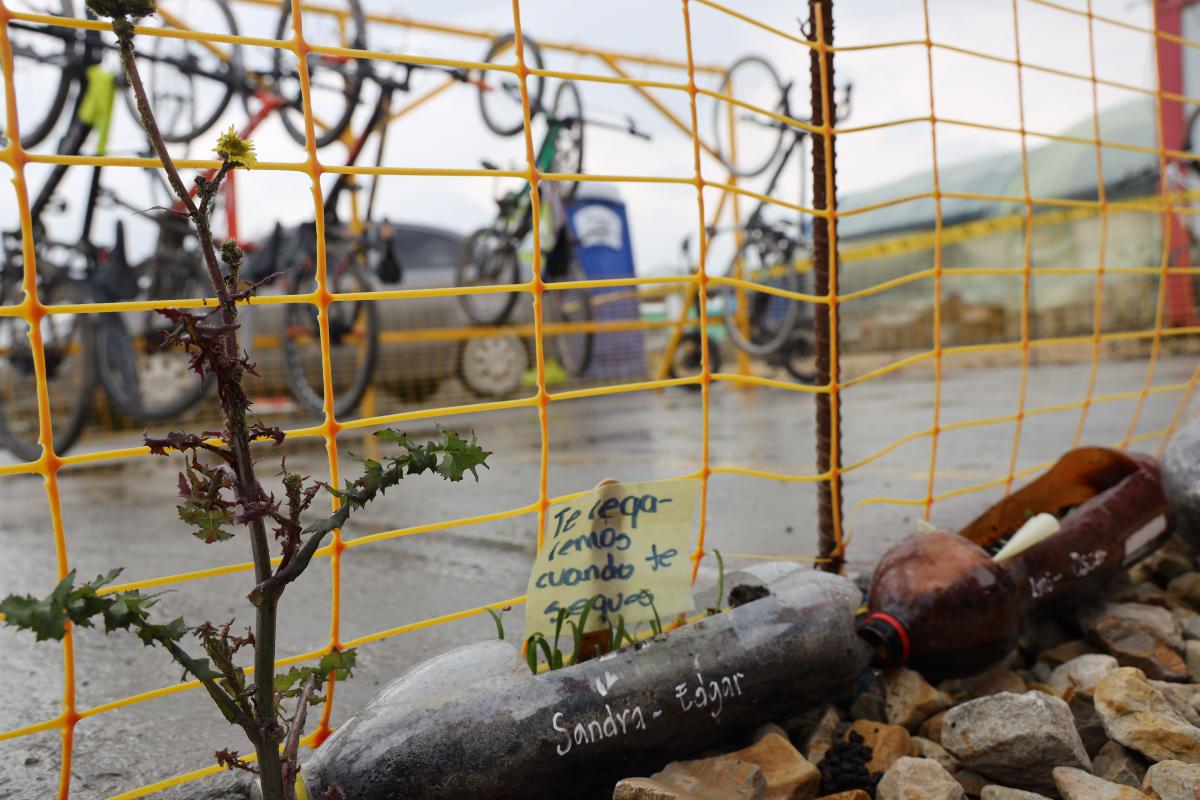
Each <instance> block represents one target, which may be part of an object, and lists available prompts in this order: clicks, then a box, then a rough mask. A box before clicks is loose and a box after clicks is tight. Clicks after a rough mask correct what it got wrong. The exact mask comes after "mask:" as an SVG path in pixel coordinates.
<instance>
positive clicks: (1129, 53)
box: [0, 0, 1155, 272]
mask: <svg viewBox="0 0 1200 800" xmlns="http://www.w3.org/2000/svg"><path fill="white" fill-rule="evenodd" d="M334 1H335V2H336V0H334ZM206 2H208V0H163V3H164V5H166V6H168V7H172V8H180V7H181V6H182V7H189V4H191V5H190V8H191V9H192V11H191V13H192V14H193V15H194V16H196V18H201V17H202V16H204V15H202V14H201V12H200V9H202V8H204V4H205V3H206ZM1063 2H1065V3H1066V4H1068V5H1073V6H1075V7H1080V8H1085V7H1086V3H1085V1H1084V0H1063ZM836 5H837V12H836V13H837V16H836V23H837V28H836V33H835V35H836V41H837V44H839V45H850V44H868V43H878V42H886V41H896V40H902V39H914V38H915V39H922V38H924V36H925V29H924V17H923V13H922V3H921V2H919V1H918V0H841V1H840V2H838V3H837V4H836ZM736 6H737V8H738V9H739V10H740V11H742V12H743V13H745V14H749V15H753V16H755V17H757V18H759V19H762V20H763V21H764V22H767V23H768V24H770V25H773V26H776V27H778V28H781V29H783V30H785V31H789V32H793V33H798V30H799V29H798V22H797V17H798V16H800V15H802V14H804V13H806V12H805V9H806V4H805V3H803V2H800V1H799V0H757V1H756V2H742V3H737V4H736ZM1093 6H1094V8H1095V10H1096V12H1097V13H1100V14H1107V15H1110V16H1114V17H1119V18H1121V19H1125V20H1130V21H1133V22H1137V23H1140V24H1148V23H1149V19H1150V12H1149V4H1148V3H1147V2H1144V0H1094V2H1093ZM929 7H930V14H931V18H932V26H931V27H932V30H931V34H932V37H933V39H934V40H935V41H937V42H944V43H947V44H953V45H957V46H961V47H967V48H974V49H979V50H983V51H986V52H988V53H992V54H995V55H998V56H1002V57H1009V58H1011V57H1013V56H1014V55H1015V50H1014V30H1013V29H1014V25H1013V8H1012V2H1011V0H930V3H929ZM235 8H236V9H237V13H238V17H239V25H240V27H241V29H242V32H243V33H246V34H250V35H268V36H269V35H271V34H272V33H273V29H274V20H273V16H274V14H273V12H269V11H267V10H265V9H261V10H260V9H256V8H253V7H247V6H244V5H240V4H237V5H235ZM368 8H369V10H372V11H376V12H381V13H391V14H396V15H402V16H412V17H416V18H421V19H428V20H436V21H439V22H448V23H454V24H458V25H463V26H467V27H472V28H477V29H485V30H494V31H497V32H500V31H507V30H510V29H511V28H512V10H511V4H510V2H509V1H508V0H438V2H436V3H433V2H415V1H414V0H370V2H368ZM521 8H522V19H523V24H524V29H525V32H526V34H527V35H529V36H531V37H534V38H540V39H544V40H547V41H559V42H578V43H583V44H587V45H591V46H595V47H605V48H612V49H614V50H621V51H626V52H634V53H644V54H649V55H655V56H660V57H663V58H670V59H678V60H681V61H682V60H683V59H684V58H685V57H686V51H685V37H684V29H683V18H682V13H681V5H680V3H679V2H678V0H604V2H595V1H594V0H589V1H588V2H584V1H583V0H522V3H521ZM1017 13H1018V17H1019V20H1020V55H1021V57H1022V59H1024V60H1025V61H1027V62H1033V63H1039V64H1044V65H1047V66H1051V67H1056V68H1060V69H1067V70H1071V71H1075V72H1082V73H1087V72H1088V71H1089V68H1090V67H1089V59H1088V39H1087V27H1086V23H1085V21H1084V20H1083V18H1081V17H1077V16H1073V15H1068V14H1064V13H1062V12H1059V11H1055V10H1053V9H1048V8H1045V7H1043V6H1039V5H1037V4H1035V3H1032V2H1029V1H1028V0H1018V2H1017ZM692 15H693V19H692V25H693V41H694V47H695V53H696V58H697V60H698V61H701V62H704V63H711V64H729V63H732V62H733V61H734V60H736V59H737V58H739V57H741V56H743V55H747V54H758V55H761V56H763V57H765V58H767V59H768V60H770V61H771V62H772V63H773V64H774V65H775V66H776V68H777V69H778V70H779V71H780V72H781V73H782V74H783V75H785V76H786V77H787V78H788V79H791V80H794V81H795V82H796V84H797V85H796V87H795V89H794V90H793V93H792V96H791V100H792V103H793V107H794V108H795V109H797V110H798V111H797V113H798V114H800V111H799V109H804V108H806V107H807V106H808V91H807V74H808V72H807V70H808V52H807V49H806V48H804V47H802V46H800V45H798V44H795V43H793V42H789V41H787V40H785V39H782V38H780V37H778V36H774V35H772V34H769V33H766V32H764V31H761V30H759V29H757V28H755V27H753V26H750V25H748V24H746V23H744V22H741V21H738V20H735V19H731V18H729V17H727V16H724V15H721V14H719V13H717V12H715V11H713V10H711V9H708V8H706V7H704V6H702V5H700V4H699V3H692ZM306 20H307V17H306ZM309 28H310V29H311V31H312V33H313V34H314V35H316V34H319V31H318V30H317V26H316V22H315V21H313V22H312V23H310V24H309ZM369 37H370V38H369V46H370V47H372V48H375V49H380V50H388V51H395V52H409V53H418V54H423V55H442V56H449V57H463V58H470V59H479V58H481V57H482V54H483V51H484V49H485V46H486V43H485V42H484V41H483V40H479V39H464V38H460V37H454V36H446V35H439V34H430V33H421V32H416V31H411V30H406V29H403V28H398V27H397V28H393V27H388V26H373V27H372V28H371V29H370V31H369ZM1096 48H1097V54H1096V57H1097V64H1096V69H1097V73H1098V74H1099V75H1100V76H1101V77H1106V78H1111V79H1113V80H1118V81H1121V82H1123V83H1128V84H1133V85H1137V86H1144V87H1153V85H1154V82H1155V77H1154V71H1153V61H1152V58H1151V56H1152V49H1151V48H1152V42H1151V39H1150V37H1148V36H1144V35H1140V34H1136V33H1132V32H1129V31H1125V30H1123V29H1120V28H1116V27H1113V26H1107V25H1098V27H1097V30H1096ZM244 57H245V58H246V60H247V62H248V63H251V64H253V63H258V64H263V63H265V59H267V58H268V57H269V56H268V55H267V54H266V52H265V51H261V50H257V49H249V50H248V52H246V53H245V54H244ZM546 60H547V66H548V67H549V68H551V69H559V70H565V71H573V72H583V73H597V74H609V73H608V71H607V69H606V68H605V66H604V65H603V64H602V63H601V62H599V61H597V60H596V59H593V58H590V57H579V56H575V55H570V54H563V53H559V52H553V51H551V52H547V54H546ZM627 68H628V70H629V71H630V72H631V73H632V74H633V75H635V76H637V77H644V78H652V79H658V80H671V81H683V80H685V75H684V74H683V73H681V72H680V71H678V70H672V69H656V68H649V67H642V66H638V65H628V66H627ZM836 68H837V80H838V83H839V85H840V84H844V83H845V82H849V81H852V82H853V84H854V103H853V107H852V114H851V117H850V119H849V120H847V121H846V123H845V124H847V125H866V124H871V123H878V122H884V121H888V120H893V119H899V118H905V117H912V116H923V115H926V114H928V111H929V108H928V104H929V95H928V88H929V82H928V75H927V71H926V52H925V49H924V48H923V47H919V46H918V47H903V48H890V49H879V50H871V51H863V52H856V53H847V54H842V55H839V56H838V58H837V65H836ZM438 80H439V78H437V77H436V76H432V75H420V76H418V77H417V79H416V80H414V88H415V89H416V90H418V91H419V90H421V89H423V88H427V87H430V86H433V85H435V84H436V83H437V81H438ZM705 80H707V81H708V82H709V83H710V84H711V79H705ZM933 82H934V93H935V96H936V102H937V113H938V115H939V116H944V117H952V118H959V119H964V120H971V121H976V122H983V123H992V124H1000V125H1007V126H1012V127H1016V126H1017V125H1018V120H1019V117H1018V105H1017V78H1016V70H1015V68H1014V67H1012V66H1010V65H1006V64H997V63H994V62H989V61H986V60H983V59H979V58H971V57H967V56H962V55H956V54H953V53H949V52H945V51H940V50H939V51H935V53H934V76H933ZM552 91H553V81H551V82H550V86H549V87H548V92H552ZM653 91H654V94H655V97H656V98H658V99H659V100H661V101H662V102H663V103H664V104H666V105H667V106H668V107H669V108H671V109H672V110H673V111H674V112H675V113H677V114H678V115H679V116H681V117H683V118H684V119H686V118H687V114H688V100H687V95H686V94H684V93H682V92H672V91H666V90H653ZM1024 91H1025V123H1026V126H1027V127H1028V128H1029V129H1032V130H1042V131H1050V132H1053V131H1060V130H1062V129H1063V128H1065V127H1067V126H1069V125H1071V124H1072V123H1075V122H1077V121H1079V120H1080V119H1081V118H1084V117H1086V116H1087V115H1089V114H1090V113H1091V108H1092V99H1091V90H1090V86H1089V84H1087V83H1085V82H1082V81H1073V80H1069V79H1064V78H1057V77H1053V76H1048V75H1045V74H1042V73H1036V72H1031V71H1026V73H1025V84H1024ZM582 94H583V102H584V106H585V113H586V114H587V115H588V116H597V117H608V118H613V119H616V118H620V117H621V116H622V115H632V116H634V117H635V118H636V119H637V121H638V125H639V127H641V128H643V129H645V130H646V131H648V132H650V133H651V134H652V135H653V137H654V138H653V140H652V141H650V142H643V141H641V140H635V139H631V138H630V137H628V136H626V135H623V134H621V133H617V132H612V131H607V130H603V129H599V128H591V129H589V130H588V131H587V140H586V150H585V164H584V166H585V170H586V171H588V172H593V173H609V174H626V175H668V176H680V177H688V178H690V177H691V176H692V172H693V165H692V149H691V143H690V140H689V139H688V138H687V137H686V136H685V135H684V134H682V133H681V132H679V131H678V130H677V129H676V128H674V127H673V126H672V125H671V124H670V123H669V122H668V121H666V120H665V119H664V118H663V117H662V116H661V115H660V114H659V113H658V112H657V111H655V110H654V108H653V107H651V106H650V105H649V104H648V103H647V102H646V101H645V100H644V99H643V98H641V97H639V96H637V95H636V94H635V93H634V92H633V91H632V90H631V89H630V88H628V87H622V86H613V85H608V84H598V83H588V84H585V85H583V86H582ZM1134 96H1136V95H1133V94H1132V93H1128V92H1122V91H1116V90H1103V89H1102V91H1101V94H1100V104H1101V107H1102V108H1103V107H1107V106H1111V105H1114V104H1118V103H1122V102H1125V101H1127V100H1129V99H1131V98H1132V97H1134ZM364 105H365V104H364ZM366 113H367V111H366V110H365V109H364V110H363V111H361V112H360V116H359V124H361V122H362V120H363V118H364V117H365V114H366ZM711 113H712V112H711V110H709V109H707V108H701V110H700V115H701V126H702V133H704V134H705V135H707V133H708V131H707V129H708V118H709V116H710V115H711ZM244 114H245V112H244V111H243V109H242V108H241V107H240V105H239V104H238V103H237V102H234V103H232V104H231V105H230V108H229V111H228V112H227V113H226V117H227V122H234V123H240V122H241V121H242V120H244V118H245V116H244ZM801 115H803V114H801ZM540 132H541V131H540V128H539V130H538V131H537V133H538V135H540ZM938 136H939V148H940V151H939V152H940V160H941V162H942V163H943V164H953V163H959V162H962V161H964V160H969V159H971V158H974V157H977V156H980V155H989V154H994V153H997V152H1001V151H1005V150H1007V151H1015V150H1016V149H1017V148H1019V139H1018V137H1016V136H1014V135H1010V134H1002V133H991V132H985V131H979V130H972V129H968V128H962V127H953V126H939V128H938ZM209 139H215V132H214V133H213V134H212V135H211V136H208V137H205V138H204V141H202V142H201V141H197V142H196V143H195V144H194V145H193V146H192V147H191V149H190V153H191V154H192V155H195V156H198V157H207V156H208V155H209V153H208V150H209V147H210V142H209ZM254 140H255V142H256V144H257V146H258V151H259V157H260V158H261V159H263V160H271V161H287V160H299V159H300V158H302V157H303V151H302V149H301V148H300V147H298V146H297V145H295V144H294V143H293V142H292V141H291V140H290V139H289V138H288V137H287V134H286V133H285V132H284V131H283V129H282V126H280V125H279V124H278V122H276V121H274V120H272V121H270V122H269V123H267V124H266V125H264V126H263V127H261V128H260V129H259V131H257V132H256V133H255V135H254ZM1031 141H1032V140H1031ZM43 147H45V145H43ZM110 147H111V149H112V150H114V151H117V152H122V151H131V150H134V149H137V148H138V147H139V144H138V130H137V128H136V125H135V123H134V121H133V120H132V118H130V117H129V116H128V114H127V113H126V112H125V110H124V108H123V107H121V108H120V109H119V116H118V118H117V120H116V121H115V123H114V132H113V136H112V141H111V144H110ZM185 150H186V148H185V149H182V150H181V151H180V152H181V153H182V152H185ZM368 153H370V154H372V155H373V146H372V147H371V148H369V149H368ZM321 157H322V159H324V160H327V161H329V162H330V163H336V162H338V161H340V160H341V159H342V158H344V153H343V151H342V150H341V149H340V146H336V145H335V146H331V147H329V148H327V149H325V150H322V151H321ZM523 157H524V143H523V140H522V139H521V137H519V136H517V137H512V138H508V139H504V138H500V137H497V136H495V135H493V134H491V133H490V132H489V131H487V129H486V128H485V127H484V125H483V123H482V121H481V120H480V118H479V114H478V111H477V106H476V97H475V94H474V90H472V89H470V88H468V87H465V86H455V87H453V88H452V89H451V90H450V91H448V92H446V93H444V94H443V95H441V96H440V97H438V98H437V99H435V100H434V101H432V102H431V103H429V104H427V105H426V106H424V107H423V108H421V109H419V110H417V111H415V112H414V113H413V114H412V115H410V116H408V117H405V118H404V119H402V120H400V121H399V122H398V123H397V124H395V125H394V126H393V127H392V129H391V131H390V132H389V138H388V147H387V150H386V154H385V158H384V163H385V164H386V165H389V166H406V167H429V168H437V167H448V168H461V167H467V168H472V167H477V166H478V165H479V162H480V160H481V159H485V158H486V159H489V160H492V161H495V162H497V163H499V164H501V165H503V166H517V167H521V166H524V164H523ZM930 161H931V158H930V129H929V126H928V125H927V124H913V125H907V126H902V127H896V128H889V129H884V130H879V131H875V132H870V133H857V134H853V135H847V136H845V137H841V138H840V139H839V156H838V169H839V172H838V177H839V186H840V192H841V194H842V195H847V194H852V193H854V192H856V191H861V190H864V189H869V188H873V187H877V186H879V185H881V184H886V183H888V182H890V181H893V180H896V179H898V178H901V177H904V176H906V175H910V174H913V173H920V172H925V171H928V169H929V167H930ZM702 170H703V172H704V175H705V177H707V178H709V179H710V180H723V178H724V170H723V169H722V168H720V166H719V165H718V164H717V163H716V162H715V161H714V160H711V159H708V158H707V157H706V158H705V159H704V161H703V164H702ZM45 172H46V170H45V169H44V168H41V167H31V168H30V175H31V180H32V182H33V183H34V185H35V186H36V185H37V184H38V183H40V181H41V179H42V178H43V177H44V175H45ZM75 172H77V173H79V174H77V175H75V176H73V180H72V185H73V186H74V188H73V189H72V188H71V187H68V189H67V191H65V192H64V197H66V198H71V197H78V196H79V194H77V192H82V186H83V185H84V181H85V179H86V176H85V175H83V171H82V170H76V171H75ZM106 183H107V184H108V185H110V186H112V187H113V188H114V189H117V190H118V191H120V192H121V193H122V194H124V195H127V196H128V197H129V198H130V199H131V201H132V202H142V200H140V199H139V198H143V197H144V195H145V191H144V190H145V186H146V177H145V176H144V175H143V174H139V172H138V171H136V170H116V169H114V170H110V171H109V172H108V174H107V176H106ZM748 185H749V186H750V188H761V184H757V183H754V182H751V183H750V184H748ZM799 186H800V181H799V171H798V168H797V167H796V166H795V165H794V164H793V165H792V167H791V168H790V170H789V172H788V173H787V174H786V175H785V180H784V183H783V188H782V189H781V190H780V192H779V196H780V197H782V198H783V199H786V200H789V201H792V202H796V201H798V200H799ZM502 188H503V185H502V184H501V183H499V182H498V181H495V180H493V179H488V178H444V177H437V178H424V177H422V178H412V177H391V178H387V179H385V180H384V182H383V183H382V185H381V194H380V203H379V211H380V213H381V214H382V215H384V216H387V217H389V218H391V219H394V220H403V221H414V222H422V223H428V224H433V225H439V226H442V227H445V228H449V229H451V230H454V231H457V232H459V233H462V234H466V233H469V232H470V231H471V230H473V229H474V228H477V227H479V226H482V225H484V224H486V223H487V222H488V221H489V219H490V218H491V216H492V215H493V214H494V209H495V205H494V203H493V202H492V197H493V196H495V195H496V194H497V193H498V192H499V191H500V190H501V189H502ZM239 190H240V192H241V198H240V201H241V205H240V207H241V217H240V219H241V223H240V224H241V233H242V235H243V237H247V236H249V237H251V238H253V237H254V236H257V235H261V234H262V233H263V232H264V231H267V230H269V228H270V227H271V225H272V224H273V223H274V221H276V220H282V221H284V222H298V221H301V220H305V219H311V218H312V213H313V212H312V207H311V199H310V195H309V193H308V191H307V178H306V177H305V176H303V175H299V174H296V173H290V174H269V173H264V172H255V173H251V174H249V175H247V176H246V177H245V179H243V180H242V181H241V183H240V185H239ZM618 190H619V191H620V193H621V196H622V197H623V198H624V200H625V201H626V203H627V204H628V207H629V213H630V217H631V224H632V233H633V241H634V247H635V254H636V260H637V266H638V269H639V271H641V272H661V271H664V270H665V269H668V268H670V267H672V266H678V265H679V264H680V263H681V262H680V259H679V257H678V246H679V242H680V240H681V239H682V238H683V237H684V236H685V235H687V234H689V233H694V231H695V230H696V224H697V222H696V195H695V191H694V189H692V188H690V187H686V186H662V185H657V186H656V185H652V184H622V185H620V186H619V187H618ZM3 191H4V194H3V195H0V216H2V218H3V223H4V225H5V227H6V228H8V227H12V226H13V224H14V221H15V202H14V200H13V195H12V192H11V188H9V186H8V184H7V181H6V185H5V188H4V189H3ZM708 202H709V208H710V209H711V208H712V207H713V205H714V204H715V202H716V196H715V193H714V194H712V195H710V196H709V198H708ZM64 219H67V218H64ZM99 238H102V239H103V238H104V236H100V237H99ZM714 271H721V270H714Z"/></svg>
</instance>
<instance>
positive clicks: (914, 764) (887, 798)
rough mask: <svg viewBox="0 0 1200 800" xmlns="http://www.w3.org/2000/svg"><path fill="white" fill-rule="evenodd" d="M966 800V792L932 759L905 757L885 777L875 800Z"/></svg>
mask: <svg viewBox="0 0 1200 800" xmlns="http://www.w3.org/2000/svg"><path fill="white" fill-rule="evenodd" d="M914 797H919V798H921V800H966V797H967V793H966V792H964V791H963V788H962V786H960V785H959V783H958V781H956V780H954V777H953V776H952V775H951V774H950V773H949V772H946V770H945V769H943V768H942V765H941V764H939V763H937V762H936V761H934V760H932V759H929V758H910V757H909V756H905V757H904V758H900V759H897V760H896V763H895V764H892V766H891V767H890V768H889V769H888V771H887V772H886V773H885V774H884V776H883V780H881V781H880V782H879V787H878V788H877V789H876V790H875V800H910V798H914Z"/></svg>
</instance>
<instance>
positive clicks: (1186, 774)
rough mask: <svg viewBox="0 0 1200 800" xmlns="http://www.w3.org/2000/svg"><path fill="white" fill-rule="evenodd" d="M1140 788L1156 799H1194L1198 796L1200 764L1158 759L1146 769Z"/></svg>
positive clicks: (1199, 794)
mask: <svg viewBox="0 0 1200 800" xmlns="http://www.w3.org/2000/svg"><path fill="white" fill-rule="evenodd" d="M1142 788H1143V789H1144V790H1146V791H1147V792H1152V793H1153V794H1154V795H1155V796H1156V797H1158V800H1196V798H1200V766H1197V765H1196V764H1185V763H1183V762H1182V761H1160V762H1158V763H1157V764H1155V765H1154V766H1152V767H1150V769H1148V770H1146V777H1145V779H1144V780H1143V781H1142Z"/></svg>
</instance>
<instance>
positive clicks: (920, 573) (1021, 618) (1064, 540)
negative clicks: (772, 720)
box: [859, 447, 1168, 678]
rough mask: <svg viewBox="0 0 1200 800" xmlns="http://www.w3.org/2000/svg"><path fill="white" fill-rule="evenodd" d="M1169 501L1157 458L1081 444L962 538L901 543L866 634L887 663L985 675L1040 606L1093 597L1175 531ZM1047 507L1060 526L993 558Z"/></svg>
mask: <svg viewBox="0 0 1200 800" xmlns="http://www.w3.org/2000/svg"><path fill="white" fill-rule="evenodd" d="M1165 510H1166V498H1165V496H1164V494H1163V488H1162V480H1161V476H1160V472H1159V467H1158V463H1157V462H1156V461H1155V460H1154V459H1152V458H1150V457H1149V456H1143V455H1136V454H1127V453H1123V452H1121V451H1117V450H1110V449H1107V448H1100V447H1088V448H1082V449H1079V450H1072V451H1071V452H1069V453H1067V454H1066V455H1065V456H1063V457H1062V458H1061V459H1060V460H1059V461H1058V463H1056V464H1055V465H1054V466H1053V467H1052V468H1051V469H1050V470H1049V471H1048V472H1046V473H1045V474H1044V475H1042V476H1041V477H1039V478H1038V479H1037V480H1035V481H1033V482H1032V483H1030V484H1029V485H1028V486H1026V487H1024V488H1023V489H1021V490H1020V491H1018V492H1015V493H1013V494H1012V495H1009V496H1008V497H1007V498H1005V499H1004V500H1002V501H1001V502H999V503H997V504H996V505H994V506H992V507H991V508H989V509H988V510H987V511H986V512H985V513H984V514H983V515H982V516H981V517H979V518H978V519H976V520H975V521H974V522H972V523H971V524H970V525H968V526H967V527H966V528H964V529H963V530H962V532H961V533H960V534H959V535H954V534H950V533H943V532H932V533H924V534H917V535H914V536H910V537H909V538H907V539H905V540H904V541H902V542H900V543H899V544H897V545H896V546H894V547H893V548H892V549H891V550H889V551H888V552H887V554H886V555H884V557H883V559H882V560H881V561H880V562H879V566H878V567H877V568H876V570H875V574H874V577H873V579H872V581H871V590H870V599H869V604H868V614H867V616H866V618H865V620H864V623H863V625H862V626H861V627H860V628H859V633H860V634H861V635H862V636H863V637H864V638H865V639H867V641H869V642H870V643H871V644H872V645H873V646H874V647H875V649H876V657H875V663H876V664H878V665H881V666H892V665H897V664H902V663H907V664H908V665H909V666H911V667H912V668H913V669H916V670H919V671H920V672H922V673H924V674H926V675H927V676H930V677H934V678H941V677H958V676H962V675H969V674H971V673H974V672H978V671H980V670H982V669H985V668H987V667H988V666H990V665H992V664H994V663H996V662H998V661H1000V660H1001V659H1003V658H1004V657H1005V656H1006V655H1007V654H1008V653H1009V652H1010V651H1011V650H1012V649H1013V647H1015V646H1016V643H1017V638H1018V637H1019V635H1020V632H1021V627H1022V626H1023V624H1024V623H1025V621H1026V619H1027V618H1028V616H1029V614H1030V613H1031V612H1033V611H1036V610H1037V609H1039V608H1043V607H1046V606H1048V605H1051V604H1053V603H1059V602H1062V601H1065V600H1072V599H1077V598H1080V597H1083V596H1085V595H1087V594H1088V593H1090V592H1093V591H1094V590H1095V589H1097V588H1099V586H1101V585H1102V584H1103V583H1104V582H1105V581H1107V580H1108V579H1110V578H1111V577H1113V576H1114V575H1115V574H1116V573H1117V572H1119V571H1120V570H1122V569H1124V568H1125V567H1128V566H1129V565H1130V564H1133V563H1134V562H1136V561H1137V560H1138V559H1140V558H1143V557H1144V556H1146V555H1148V554H1149V553H1151V552H1153V551H1154V550H1155V549H1156V548H1157V547H1158V546H1159V545H1160V544H1162V542H1163V541H1165V539H1166V536H1167V534H1168V530H1167V524H1166V519H1165V517H1164V511H1165ZM1038 513H1048V514H1052V515H1054V516H1055V517H1058V518H1060V523H1061V527H1060V528H1059V530H1058V531H1057V532H1056V533H1054V534H1052V535H1050V536H1049V537H1048V538H1045V539H1042V540H1041V541H1039V542H1037V543H1036V544H1033V545H1031V546H1030V547H1028V548H1027V549H1024V550H1021V551H1019V552H1017V553H1016V554H1014V555H1012V556H1011V557H1009V558H1006V559H1005V560H1003V561H997V560H995V559H993V557H992V556H991V555H990V552H995V551H996V550H998V549H999V546H1000V545H1001V544H1002V543H1003V541H1004V539H1005V538H1007V537H1008V536H1011V535H1012V534H1013V533H1014V532H1015V531H1017V529H1019V528H1020V527H1021V526H1022V525H1023V524H1024V523H1025V521H1026V520H1027V519H1029V518H1030V517H1032V516H1034V515H1036V514H1038ZM985 548H986V549H985Z"/></svg>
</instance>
